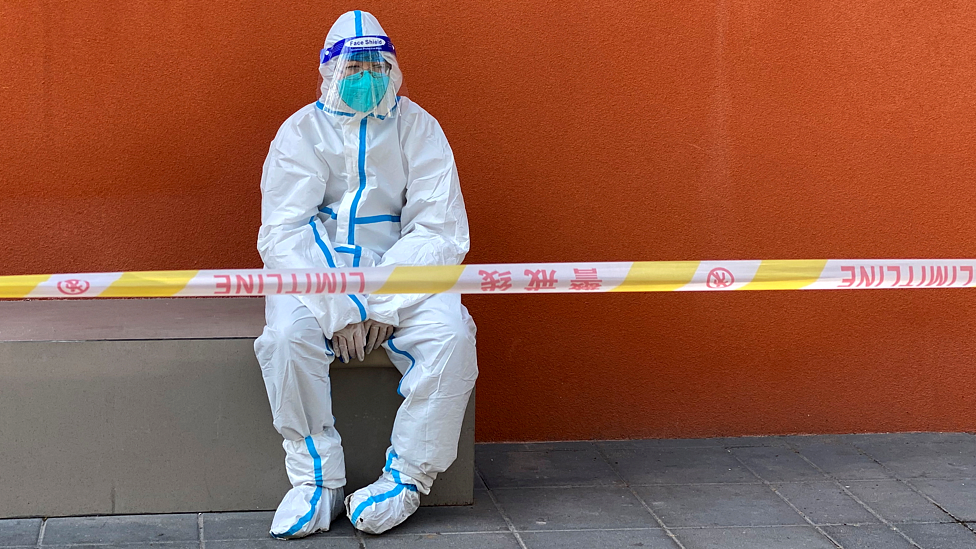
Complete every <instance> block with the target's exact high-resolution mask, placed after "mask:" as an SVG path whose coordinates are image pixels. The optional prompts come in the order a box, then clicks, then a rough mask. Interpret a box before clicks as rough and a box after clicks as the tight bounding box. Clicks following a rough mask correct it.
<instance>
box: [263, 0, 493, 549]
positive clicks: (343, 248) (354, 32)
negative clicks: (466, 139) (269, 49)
mask: <svg viewBox="0 0 976 549" xmlns="http://www.w3.org/2000/svg"><path fill="white" fill-rule="evenodd" d="M359 37H362V38H361V39H359V40H357V38H359ZM357 48H360V49H357ZM362 48H365V49H362ZM392 48H393V47H392V43H390V42H389V39H388V38H386V37H385V33H384V32H383V29H382V27H380V25H379V22H378V21H377V20H376V18H375V17H373V16H372V15H371V14H369V13H366V12H360V11H356V12H348V13H345V14H343V15H342V16H341V17H340V18H339V19H338V20H337V21H336V23H335V25H333V27H332V29H331V30H330V31H329V34H328V38H327V40H326V43H325V49H324V50H323V53H322V58H321V59H320V60H321V61H322V64H321V65H320V73H321V74H322V77H323V82H322V91H321V97H320V99H319V101H317V102H316V103H314V104H311V105H308V106H306V107H304V108H302V109H301V110H299V111H298V112H297V113H295V114H294V115H292V116H291V117H290V118H289V119H288V120H287V121H286V122H285V123H284V124H283V125H282V126H281V129H280V130H279V131H278V134H277V136H276V137H275V139H274V141H273V142H272V144H271V148H270V151H269V153H268V157H267V160H266V161H265V164H264V172H263V177H262V181H261V191H262V209H261V222H262V225H261V229H260V232H259V236H258V250H259V252H260V253H261V257H262V258H263V260H264V264H265V266H266V267H267V268H271V269H277V268H307V267H315V268H325V267H359V266H363V267H367V266H372V265H380V266H386V265H445V264H447V265H453V264H459V263H460V262H461V261H462V260H463V259H464V255H465V254H466V253H467V251H468V245H469V242H468V224H467V216H466V214H465V210H464V201H463V199H462V196H461V189H460V185H459V182H458V175H457V170H456V167H455V164H454V157H453V154H452V152H451V148H450V146H449V145H448V143H447V139H446V138H445V136H444V133H443V132H442V131H441V128H440V126H439V125H438V123H437V121H436V120H435V119H434V118H433V117H432V116H431V115H429V114H428V113H427V112H426V111H424V110H423V109H422V108H420V107H419V106H418V105H417V104H416V103H413V102H412V101H410V100H409V99H407V98H405V97H397V96H396V91H397V90H398V89H399V86H400V83H401V81H402V76H401V73H400V69H399V67H398V65H397V63H396V56H395V53H394V52H393V49H392ZM359 65H366V66H368V67H369V68H371V69H372V70H373V71H374V72H371V73H368V74H365V71H361V70H359V69H361V67H360V66H359ZM347 76H352V77H350V78H349V79H346V77H347ZM384 79H385V80H384ZM384 82H385V84H384ZM384 85H385V86H386V87H385V88H384ZM344 86H346V87H344ZM371 94H372V95H371ZM357 108H358V109H361V110H357ZM266 319H267V327H266V328H265V330H264V332H263V333H262V335H261V336H260V337H259V338H258V339H257V341H256V342H255V353H256V355H257V357H258V361H259V362H260V364H261V369H262V373H263V376H264V380H265V385H266V387H267V390H268V398H269V400H270V402H271V409H272V415H273V417H274V425H275V428H276V429H277V430H278V432H279V433H281V434H282V436H283V437H284V439H285V440H284V443H283V446H284V449H285V452H286V458H285V465H286V469H287V472H288V477H289V480H290V481H291V483H292V486H293V488H292V489H291V490H290V491H289V492H288V494H286V495H285V498H284V499H283V500H282V503H281V505H280V506H279V508H278V511H277V513H276V514H275V518H274V521H273V523H272V528H271V534H272V536H274V537H282V538H289V537H301V536H304V535H308V534H310V533H312V532H315V531H318V530H325V529H328V527H329V524H330V522H331V521H332V520H333V519H334V518H335V517H336V516H337V515H338V514H340V513H341V510H342V496H343V493H342V487H343V486H344V485H345V465H344V462H343V454H342V447H341V439H340V437H339V434H338V432H337V431H336V429H335V423H334V421H335V420H334V418H333V416H332V403H331V386H330V382H329V375H328V374H329V365H330V363H331V361H332V359H333V357H334V354H333V352H332V349H331V346H330V343H329V341H328V340H330V339H331V338H332V336H333V334H334V333H335V332H336V331H338V330H340V329H342V328H344V327H345V326H347V325H349V324H351V323H358V322H363V321H365V320H366V319H373V320H377V321H380V322H384V323H387V324H392V325H394V326H395V327H396V329H395V331H394V335H393V337H392V338H391V339H390V340H389V341H387V342H386V343H385V344H384V345H383V347H384V348H385V349H386V351H387V353H388V354H389V356H390V359H391V360H392V361H393V363H394V364H395V365H396V367H397V368H398V369H399V370H400V372H401V373H402V374H403V378H402V379H401V381H400V385H399V388H398V392H399V393H400V395H401V396H403V397H404V401H403V404H402V405H401V407H400V409H399V411H398V413H397V417H396V421H395V423H394V427H393V434H392V437H391V446H390V448H389V450H388V451H387V459H386V465H385V467H384V470H383V473H382V475H381V477H380V479H379V480H377V482H375V483H374V484H372V485H370V486H368V487H366V488H363V489H362V490H359V491H357V492H356V493H355V494H352V495H350V496H349V497H348V498H347V499H346V501H345V504H346V508H347V512H348V514H349V517H350V519H351V520H352V522H353V524H354V525H355V526H356V527H357V528H359V529H361V530H364V531H367V532H372V533H379V532H382V531H385V530H387V529H389V528H392V527H393V526H395V525H396V524H399V523H400V522H402V521H403V520H405V519H406V518H407V517H408V516H409V515H410V514H411V513H412V512H413V511H415V510H416V508H417V506H418V505H419V494H418V492H419V493H424V494H426V493H428V492H429V491H430V487H431V484H432V483H433V481H434V479H435V478H436V476H437V473H439V472H443V471H444V470H446V469H447V467H448V466H449V465H450V464H451V463H452V462H453V461H454V458H455V457H456V455H457V443H458V438H459V435H460V428H461V421H462V417H463V415H464V409H465V406H466V405H467V402H468V397H469V396H470V393H471V390H472V389H473V387H474V382H475V379H476V377H477V373H478V370H477V364H476V354H475V326H474V323H473V322H472V320H471V317H470V316H469V315H468V312H467V310H466V309H465V308H464V306H463V305H461V301H460V296H458V295H456V294H438V295H433V296H427V295H383V296H371V295H348V296H324V295H317V296H312V295H309V296H294V295H280V296H269V297H268V298H267V306H266Z"/></svg>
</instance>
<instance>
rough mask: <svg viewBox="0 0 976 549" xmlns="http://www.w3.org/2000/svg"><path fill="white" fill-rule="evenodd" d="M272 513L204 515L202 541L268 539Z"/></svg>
mask: <svg viewBox="0 0 976 549" xmlns="http://www.w3.org/2000/svg"><path fill="white" fill-rule="evenodd" d="M272 518H274V511H254V512H247V513H206V514H204V515H203V539H205V540H207V541H208V542H209V541H217V540H228V539H262V538H266V537H268V530H269V528H270V527H271V519H272Z"/></svg>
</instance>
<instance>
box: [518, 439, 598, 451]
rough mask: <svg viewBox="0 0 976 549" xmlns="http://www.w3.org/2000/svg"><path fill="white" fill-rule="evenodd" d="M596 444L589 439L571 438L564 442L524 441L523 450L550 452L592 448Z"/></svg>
mask: <svg viewBox="0 0 976 549" xmlns="http://www.w3.org/2000/svg"><path fill="white" fill-rule="evenodd" d="M594 447H595V446H594V445H593V443H592V442H590V441H588V440H569V441H562V442H524V443H522V448H521V450H523V451H525V452H549V451H552V450H563V451H566V450H592V449H593V448H594Z"/></svg>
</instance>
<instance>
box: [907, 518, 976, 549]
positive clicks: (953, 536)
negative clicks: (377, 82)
mask: <svg viewBox="0 0 976 549" xmlns="http://www.w3.org/2000/svg"><path fill="white" fill-rule="evenodd" d="M898 529H899V530H901V531H902V532H905V534H907V535H908V537H910V538H912V539H913V540H915V543H917V544H919V545H920V546H922V549H973V547H976V533H973V531H972V530H970V529H969V528H966V527H965V526H963V525H962V524H959V523H958V522H956V523H951V524H902V525H899V526H898Z"/></svg>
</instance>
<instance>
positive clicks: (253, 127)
mask: <svg viewBox="0 0 976 549" xmlns="http://www.w3.org/2000/svg"><path fill="white" fill-rule="evenodd" d="M354 8H361V9H366V10H369V11H372V12H373V13H375V14H376V15H377V16H378V17H379V18H380V21H381V22H382V23H383V24H384V25H385V27H386V29H387V31H388V33H389V34H390V35H391V36H392V37H393V39H394V41H395V42H396V44H397V46H398V50H399V51H400V55H401V62H402V64H403V66H404V69H405V72H406V75H407V80H408V83H409V91H410V96H411V97H412V98H414V99H415V100H416V101H418V102H419V103H420V104H421V105H423V106H425V107H426V108H427V109H428V110H429V111H430V112H431V113H433V114H434V115H435V116H436V117H437V118H438V119H439V120H440V121H441V123H442V125H443V127H444V129H445V131H446V133H447V135H448V137H449V138H450V140H451V142H452V144H453V147H454V150H455V153H456V157H457V161H458V165H459V168H460V172H461V177H462V184H463V186H464V189H465V194H466V199H467V203H468V207H469V215H470V217H471V225H472V233H473V242H474V249H473V251H472V253H471V254H470V255H469V257H468V261H469V262H508V261H513V262H522V261H526V262H527V261H576V260H579V261H584V260H600V261H613V260H692V259H759V258H784V259H786V258H828V257H830V258H844V257H847V258H888V257H974V256H976V245H974V243H976V239H974V237H976V229H974V222H976V202H974V201H973V199H972V198H971V192H972V189H973V182H974V175H976V173H974V169H976V147H974V143H976V108H974V107H976V91H974V90H976V86H974V82H976V41H974V40H973V35H972V29H973V28H974V27H976V4H974V3H972V2H961V1H949V0H925V1H915V2H907V1H885V2H881V1H874V0H872V1H866V2H842V1H839V0H831V1H820V0H817V1H814V0H801V1H796V2H767V1H760V0H748V1H732V0H712V1H703V0H680V1H678V0H670V1H663V0H661V1H647V2H637V3H634V2H618V1H614V0H592V1H588V2H575V3H569V4H567V3H565V2H537V3H529V4H527V3H522V2H510V1H500V2H477V1H472V0H460V1H459V0H452V1H444V0H428V1H423V2H420V1H411V2H397V3H391V2H378V1H365V2H362V3H359V4H353V3H350V2H346V1H342V2H287V3H284V4H282V3H273V2H265V1H256V0H237V1H207V2H202V1H193V0H186V1H172V2H149V1H147V0H143V1H125V2H123V1H118V0H115V1H104V0H103V1H99V2H94V1H84V0H82V1H79V2H68V3H44V2H36V1H27V0H5V1H4V2H3V3H2V4H0V138H2V146H0V182H2V188H3V199H2V203H0V230H2V237H3V245H2V256H0V272H2V274H21V273H46V272H70V271H80V270H129V269H184V268H225V267H256V266H258V265H259V264H260V260H259V258H258V256H257V253H256V252H255V249H254V241H255V233H256V231H257V227H258V224H259V219H258V218H259V202H260V196H259V191H258V184H259V180H260V171H261V169H260V168H261V164H262V162H263V159H264V155H265V154H266V152H267V146H268V143H269V142H270V140H271V139H272V137H273V136H274V132H275V130H276V129H277V127H278V125H279V124H280V123H281V122H282V121H283V120H284V119H285V118H286V117H287V116H288V115H289V114H291V113H292V112H293V111H295V110H296V109H298V108H299V107H300V106H301V105H303V104H305V103H308V102H310V101H312V100H314V99H315V96H314V88H315V85H316V78H317V75H316V70H315V68H316V56H317V53H318V49H319V48H320V47H321V42H322V40H323V39H324V36H325V33H326V31H327V30H328V28H329V26H330V25H331V23H332V21H333V20H334V19H335V17H336V16H338V15H339V14H340V13H341V12H343V11H345V10H347V9H354ZM467 303H468V305H469V307H470V309H471V311H472V313H473V315H474V316H475V319H476V320H477V322H478V324H479V327H480V332H479V336H480V337H479V342H480V343H479V349H480V350H479V353H480V365H481V371H482V374H481V379H480V382H479V387H478V399H479V400H478V438H479V439H480V440H483V441H495V440H539V439H588V438H618V437H675V436H705V435H739V434H757V433H811V432H851V431H865V430H866V431H887V430H929V429H931V430H963V429H964V430H974V429H976V375H974V369H976V315H974V310H976V291H970V290H930V291H923V290H918V291H879V292H868V291H864V292H743V293H729V294H715V293H711V294H689V293H669V294H644V295H587V296H568V295H560V296H525V297H514V296H511V297H509V296H503V297H489V296H478V297H472V298H470V299H467Z"/></svg>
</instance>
